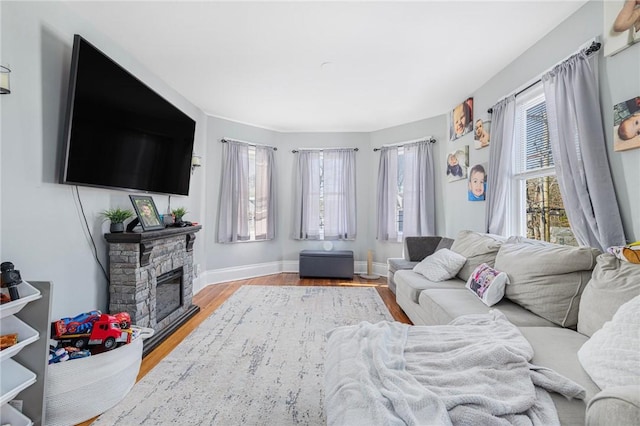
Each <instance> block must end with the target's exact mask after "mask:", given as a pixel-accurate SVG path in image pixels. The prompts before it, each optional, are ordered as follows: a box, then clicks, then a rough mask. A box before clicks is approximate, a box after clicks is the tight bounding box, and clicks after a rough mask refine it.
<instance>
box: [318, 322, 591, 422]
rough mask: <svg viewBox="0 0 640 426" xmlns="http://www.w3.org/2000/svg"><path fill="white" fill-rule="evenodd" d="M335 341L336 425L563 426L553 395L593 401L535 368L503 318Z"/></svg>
mask: <svg viewBox="0 0 640 426" xmlns="http://www.w3.org/2000/svg"><path fill="white" fill-rule="evenodd" d="M328 336H329V340H328V344H327V358H326V364H325V409H326V413H327V424H328V425H350V426H351V425H405V424H407V425H427V424H428V425H433V424H436V425H449V424H454V425H478V424H492V425H500V424H505V425H506V424H517V425H529V424H533V425H554V424H559V421H558V415H557V412H556V409H555V405H554V404H553V401H552V400H551V397H550V395H549V394H548V392H547V391H554V392H558V393H560V394H562V395H565V396H566V397H567V398H579V399H583V398H584V395H585V391H584V389H583V388H582V387H580V386H579V385H578V384H576V383H574V382H572V381H571V380H569V379H567V378H565V377H562V376H560V375H559V374H557V373H555V372H554V371H552V370H549V369H546V368H542V367H537V366H534V365H532V364H530V363H529V361H530V360H531V358H532V356H533V349H532V348H531V345H530V344H529V342H528V341H527V340H526V339H525V338H524V337H523V336H522V334H521V333H520V331H519V330H518V329H517V328H516V327H515V326H514V325H512V324H511V323H510V322H509V321H508V320H507V319H506V318H505V316H504V315H503V314H502V313H501V312H499V311H497V310H493V311H491V313H489V314H486V315H467V316H464V317H460V318H458V319H456V320H454V321H453V322H452V323H451V324H449V325H445V326H409V325H406V324H400V323H397V322H379V323H376V324H370V323H367V322H362V323H360V324H358V325H355V326H347V327H339V328H336V329H334V330H332V331H330V332H329V334H328Z"/></svg>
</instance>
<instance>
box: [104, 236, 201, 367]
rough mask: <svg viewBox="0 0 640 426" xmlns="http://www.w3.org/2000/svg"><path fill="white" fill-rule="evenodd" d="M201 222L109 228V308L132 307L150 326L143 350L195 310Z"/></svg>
mask: <svg viewBox="0 0 640 426" xmlns="http://www.w3.org/2000/svg"><path fill="white" fill-rule="evenodd" d="M200 229H201V226H190V227H185V228H167V229H164V230H159V231H148V232H124V233H116V234H105V239H106V240H107V242H109V272H110V283H109V299H110V300H109V312H112V313H115V312H123V311H126V312H128V313H129V315H131V322H132V324H135V325H138V326H141V327H149V328H152V329H153V330H154V336H153V337H151V338H149V339H146V340H145V342H144V349H143V355H146V354H148V353H149V352H150V351H151V350H152V349H153V348H154V347H156V346H157V345H159V344H160V343H161V342H162V341H163V340H164V339H166V338H167V337H168V336H170V335H171V334H172V333H173V332H174V331H175V330H176V329H177V328H178V327H180V325H182V324H183V323H184V322H186V321H187V320H188V319H189V318H191V317H192V316H193V315H195V314H196V313H197V312H198V311H199V308H198V307H197V306H195V305H193V304H192V298H193V243H194V240H195V233H196V232H198V231H199V230H200Z"/></svg>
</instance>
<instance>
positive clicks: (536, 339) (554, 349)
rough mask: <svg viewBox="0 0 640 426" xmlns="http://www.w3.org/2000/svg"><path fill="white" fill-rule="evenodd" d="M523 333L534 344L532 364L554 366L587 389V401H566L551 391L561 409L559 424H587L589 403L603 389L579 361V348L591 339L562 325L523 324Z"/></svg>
mask: <svg viewBox="0 0 640 426" xmlns="http://www.w3.org/2000/svg"><path fill="white" fill-rule="evenodd" d="M520 332H521V333H522V335H523V336H524V337H525V338H526V339H527V340H528V341H529V343H531V346H532V347H533V351H534V355H533V359H532V360H531V363H532V364H534V365H540V366H544V367H547V368H551V369H552V370H554V371H555V372H557V373H559V374H561V375H563V376H564V377H567V378H569V379H571V380H573V381H574V382H576V383H578V384H579V385H580V386H582V387H584V388H585V390H586V398H585V400H584V401H580V400H567V399H566V398H564V397H563V396H560V395H558V394H555V393H552V394H551V397H552V398H553V402H554V403H555V404H556V407H557V408H558V415H559V417H560V424H562V425H584V419H585V410H586V404H587V403H588V402H589V400H590V399H591V398H593V397H594V396H595V395H596V394H597V393H598V392H600V388H599V387H598V386H597V385H596V384H595V383H594V382H593V381H592V380H591V378H590V377H589V375H588V374H587V372H586V371H584V369H583V368H582V366H581V365H580V362H579V361H578V350H579V349H580V347H582V345H583V344H584V343H585V342H586V341H587V340H588V339H589V338H588V337H587V336H584V335H582V334H580V333H577V332H575V331H573V330H569V329H566V328H560V327H554V328H551V327H520Z"/></svg>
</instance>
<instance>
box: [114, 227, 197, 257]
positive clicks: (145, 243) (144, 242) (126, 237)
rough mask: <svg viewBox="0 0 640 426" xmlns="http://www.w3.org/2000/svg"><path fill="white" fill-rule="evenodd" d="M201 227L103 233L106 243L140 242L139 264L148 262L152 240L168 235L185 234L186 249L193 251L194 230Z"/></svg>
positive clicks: (167, 236)
mask: <svg viewBox="0 0 640 426" xmlns="http://www.w3.org/2000/svg"><path fill="white" fill-rule="evenodd" d="M200 229H202V225H195V226H184V227H182V228H165V229H160V230H157V231H146V232H118V233H112V234H104V238H105V239H106V240H107V242H108V243H111V244H118V243H120V244H121V243H127V244H140V266H146V265H148V264H149V256H151V250H152V249H153V242H155V241H158V240H162V239H165V238H170V237H178V236H180V235H185V236H186V239H187V241H186V243H187V244H186V250H187V251H193V242H194V241H195V240H196V232H198V231H199V230H200Z"/></svg>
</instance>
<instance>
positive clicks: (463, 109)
mask: <svg viewBox="0 0 640 426" xmlns="http://www.w3.org/2000/svg"><path fill="white" fill-rule="evenodd" d="M472 130H473V98H469V99H467V100H466V101H464V102H462V103H461V104H459V105H457V106H456V107H455V108H454V109H453V110H452V111H451V113H450V114H449V136H450V137H449V139H450V140H452V141H454V140H456V139H458V138H460V137H462V136H464V135H466V134H467V133H469V132H471V131H472Z"/></svg>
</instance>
